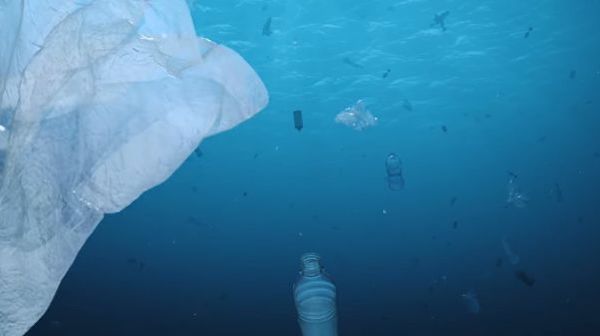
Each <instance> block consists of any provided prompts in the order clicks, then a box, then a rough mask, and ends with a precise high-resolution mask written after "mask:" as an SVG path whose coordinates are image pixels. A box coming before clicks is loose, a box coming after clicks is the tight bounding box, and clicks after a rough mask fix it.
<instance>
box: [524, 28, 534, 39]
mask: <svg viewBox="0 0 600 336" xmlns="http://www.w3.org/2000/svg"><path fill="white" fill-rule="evenodd" d="M532 31H533V27H529V29H527V31H526V32H525V36H523V38H529V35H531V32H532Z"/></svg>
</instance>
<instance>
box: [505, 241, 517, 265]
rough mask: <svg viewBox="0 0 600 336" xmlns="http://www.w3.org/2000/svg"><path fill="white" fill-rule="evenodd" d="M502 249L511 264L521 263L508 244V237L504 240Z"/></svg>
mask: <svg viewBox="0 0 600 336" xmlns="http://www.w3.org/2000/svg"><path fill="white" fill-rule="evenodd" d="M502 248H503V249H504V253H505V254H506V256H507V257H508V261H509V262H510V263H511V264H513V265H516V264H518V263H519V261H521V258H520V257H519V256H518V255H517V254H516V253H514V252H513V250H512V248H511V247H510V245H509V244H508V241H507V240H506V237H505V238H502Z"/></svg>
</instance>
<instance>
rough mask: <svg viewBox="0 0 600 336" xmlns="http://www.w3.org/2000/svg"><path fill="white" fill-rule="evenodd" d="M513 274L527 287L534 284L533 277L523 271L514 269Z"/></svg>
mask: <svg viewBox="0 0 600 336" xmlns="http://www.w3.org/2000/svg"><path fill="white" fill-rule="evenodd" d="M515 276H516V277H517V279H518V280H519V281H521V282H522V283H524V284H525V286H527V287H533V285H535V279H534V278H533V277H532V276H531V275H529V274H527V273H526V272H525V271H521V270H520V271H516V272H515Z"/></svg>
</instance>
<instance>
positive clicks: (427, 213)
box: [28, 0, 600, 336]
mask: <svg viewBox="0 0 600 336" xmlns="http://www.w3.org/2000/svg"><path fill="white" fill-rule="evenodd" d="M191 6H192V9H193V16H194V20H195V23H196V25H197V30H198V33H199V35H202V36H206V37H208V38H210V39H212V40H214V41H216V42H219V43H223V44H225V45H228V46H230V47H232V48H233V49H235V50H236V51H238V52H239V53H240V54H241V55H243V56H244V58H245V59H246V60H247V61H248V62H249V63H250V64H251V65H252V66H253V67H254V68H255V69H256V71H257V72H258V73H259V75H260V76H261V78H262V79H263V81H264V82H265V84H266V86H267V87H268V89H269V92H270V96H271V102H270V105H269V106H268V108H267V109H265V110H264V111H263V112H261V113H260V114H259V115H258V116H256V117H255V118H253V119H252V120H250V121H248V122H246V123H244V124H243V125H241V126H240V127H238V128H236V129H234V130H232V131H229V132H227V133H225V134H220V135H217V136H215V137H213V138H210V139H207V140H206V141H205V142H204V143H202V144H201V146H200V149H201V151H202V155H201V156H198V155H192V156H191V157H190V158H189V159H188V160H187V161H186V162H185V164H184V165H183V166H182V167H181V168H180V169H179V170H178V171H177V172H176V173H175V174H174V175H173V176H172V177H171V178H170V179H169V180H168V181H167V182H166V183H164V184H162V185H160V186H159V187H157V188H155V189H153V190H151V191H149V192H147V193H146V194H144V195H143V196H142V197H141V198H140V199H138V200H137V201H136V202H135V203H134V204H133V205H131V206H130V207H129V208H127V209H126V210H124V211H123V212H121V213H119V214H115V215H111V216H108V217H107V218H106V219H105V220H104V221H103V222H102V223H101V224H100V225H99V227H98V229H97V230H96V232H95V233H94V234H93V235H92V237H91V238H90V239H89V240H88V242H87V243H86V245H85V246H84V248H83V250H82V251H81V253H80V254H79V256H78V258H77V260H76V261H75V264H74V265H73V267H72V268H71V270H70V271H69V273H68V274H67V276H66V277H65V279H64V281H63V282H62V284H61V287H60V289H59V291H58V293H57V295H56V297H55V299H54V302H53V304H52V306H51V307H50V309H49V310H48V312H47V313H46V315H45V316H44V317H43V318H42V319H41V320H40V321H39V322H38V324H37V325H36V326H35V327H34V328H33V329H32V330H31V331H30V333H29V334H28V335H31V336H36V335H176V336H177V335H209V336H213V335H214V336H218V335H261V336H262V335H277V336H282V335H299V334H300V331H299V328H298V326H297V323H296V314H295V310H294V306H293V298H292V291H291V286H292V283H293V282H294V281H295V279H296V277H297V274H298V269H299V261H298V258H299V257H300V255H301V254H302V253H304V252H307V251H313V250H314V251H317V252H319V253H320V254H321V255H322V257H323V264H324V265H325V267H326V268H327V271H328V273H330V274H331V275H332V277H333V278H334V280H335V282H336V285H337V288H338V299H339V300H338V314H339V322H340V326H339V329H340V336H352V335H357V336H358V335H360V336H391V335H463V336H464V335H599V334H600V319H599V318H598V313H599V312H600V288H599V286H598V284H599V283H600V262H599V260H598V256H600V244H599V243H598V241H599V240H600V228H599V224H600V210H598V209H600V207H599V205H600V196H599V191H600V135H599V134H600V133H599V132H600V115H599V112H600V111H599V106H600V34H598V27H599V25H598V24H599V20H600V16H599V15H598V13H600V1H598V0H578V1H564V0H563V1H561V0H536V1H517V0H508V1H492V0H454V1H451V0H446V1H442V0H439V1H437V0H436V1H434V0H404V1H402V0H401V1H391V0H389V1H383V0H381V1H374V0H371V1H351V0H347V1H341V0H332V1H317V0H289V1H259V0H237V1H230V0H202V1H199V0H195V1H191ZM446 10H448V11H450V14H449V16H448V17H447V19H446V22H445V25H446V28H447V30H446V31H442V29H440V28H439V27H433V28H431V27H430V24H431V23H432V21H433V17H434V14H436V13H440V12H443V11H446ZM269 17H272V22H271V27H270V29H271V31H272V34H271V35H269V36H267V35H263V25H264V24H265V22H266V21H267V19H268V18H269ZM530 27H531V28H532V30H531V31H530V32H529V34H528V37H527V38H526V37H525V36H526V33H527V32H528V30H529V28H530ZM388 69H389V71H388ZM385 73H387V76H385V78H384V74H385ZM359 99H363V100H364V101H365V103H366V106H367V107H368V109H369V110H370V111H371V113H372V114H373V115H374V116H376V117H377V118H378V122H377V124H376V125H375V126H374V127H371V128H368V129H365V130H363V131H355V130H353V129H351V128H348V127H345V126H343V125H341V124H338V123H336V122H335V121H334V119H335V116H336V115H337V114H338V113H339V112H340V111H342V110H343V109H344V108H346V107H348V106H351V105H353V104H354V103H355V102H356V101H358V100H359ZM407 102H408V103H409V104H410V105H411V106H412V109H410V108H407V107H406V106H405V105H406V104H407ZM294 110H302V112H303V116H304V128H303V129H302V130H301V131H297V130H296V129H294V124H293V115H292V112H293V111H294ZM444 129H445V131H444ZM392 152H393V153H396V154H397V155H398V156H399V157H400V158H401V160H402V169H403V178H404V183H405V185H404V188H403V189H402V190H396V191H392V190H390V189H389V188H388V183H387V181H386V168H385V160H386V157H387V156H388V154H390V153H392ZM509 172H511V173H513V174H515V175H518V177H517V178H516V181H517V182H518V185H519V188H520V190H521V191H522V192H523V193H524V194H526V195H527V198H528V201H527V202H526V204H525V205H524V206H523V207H518V206H515V204H512V203H511V204H507V202H506V200H507V185H508V183H509V180H510V179H511V175H510V174H509ZM559 190H560V192H559ZM503 240H505V241H506V242H508V243H509V244H510V247H509V248H510V251H511V253H513V254H515V255H518V258H514V256H512V257H511V256H509V255H507V253H506V252H505V248H504V245H503ZM509 259H510V260H513V261H514V260H517V259H518V262H517V263H516V264H513V262H511V261H510V260H509ZM518 272H524V273H525V274H526V275H527V276H529V277H530V278H532V279H533V280H534V283H533V284H532V283H529V284H528V283H526V282H527V281H523V279H522V278H521V279H519V278H518V277H517V274H521V273H518ZM470 291H473V293H476V299H477V300H478V302H477V308H478V309H477V313H476V314H474V313H473V309H470V308H469V307H466V306H465V299H464V296H463V295H464V294H465V293H470Z"/></svg>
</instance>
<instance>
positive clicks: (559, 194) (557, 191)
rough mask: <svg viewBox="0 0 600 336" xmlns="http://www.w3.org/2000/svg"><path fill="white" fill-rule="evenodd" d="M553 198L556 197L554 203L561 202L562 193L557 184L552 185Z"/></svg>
mask: <svg viewBox="0 0 600 336" xmlns="http://www.w3.org/2000/svg"><path fill="white" fill-rule="evenodd" d="M554 196H555V197H556V202H558V203H562V201H563V192H562V189H561V187H560V185H559V184H558V183H554Z"/></svg>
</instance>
